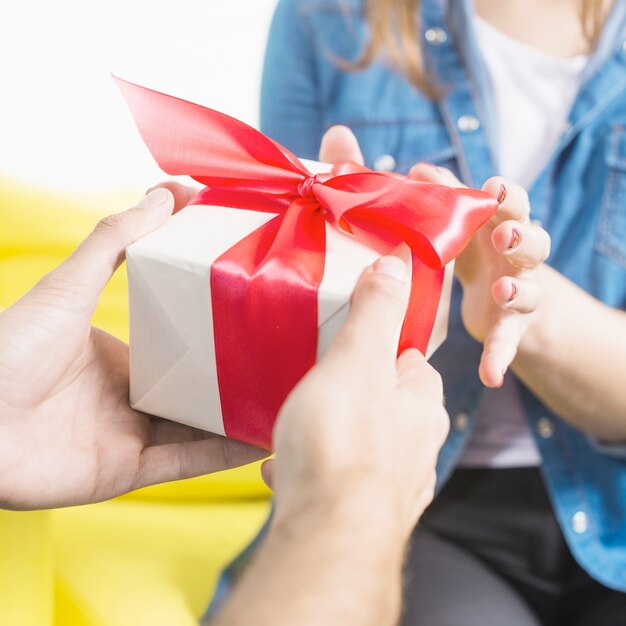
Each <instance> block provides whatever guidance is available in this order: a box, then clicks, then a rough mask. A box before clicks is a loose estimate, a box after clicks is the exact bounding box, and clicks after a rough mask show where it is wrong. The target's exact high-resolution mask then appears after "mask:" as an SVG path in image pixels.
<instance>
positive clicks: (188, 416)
mask: <svg viewBox="0 0 626 626" xmlns="http://www.w3.org/2000/svg"><path fill="white" fill-rule="evenodd" d="M118 84H119V85H120V87H121V89H122V91H123V93H124V96H125V97H126V99H127V101H128V103H129V105H130V107H131V111H132V112H133V114H134V116H135V120H136V122H137V124H138V127H139V130H140V132H141V135H142V137H143V139H144V141H145V142H146V144H147V145H148V148H149V149H150V150H151V152H152V154H153V156H154V157H155V159H156V160H157V162H158V163H159V165H160V166H161V167H162V169H164V170H165V171H166V172H167V173H169V174H174V175H176V174H187V175H190V176H192V177H193V178H194V179H196V180H197V181H199V182H200V183H202V184H203V185H205V187H204V189H203V190H202V191H201V192H200V193H199V194H198V195H197V196H196V198H194V200H193V201H192V203H191V204H190V206H187V207H186V208H184V209H183V210H182V211H180V212H179V213H177V214H176V215H174V216H173V217H172V218H170V220H169V221H168V222H167V223H166V224H165V225H164V226H162V227H161V228H159V229H158V230H156V231H155V232H153V233H151V234H149V235H148V236H146V237H144V238H143V239H141V240H140V241H138V242H136V243H134V244H133V245H132V246H130V247H129V248H128V250H127V254H126V259H127V268H128V281H129V301H130V401H131V404H132V406H133V407H134V408H136V409H138V410H141V411H144V412H146V413H150V414H152V415H157V416H160V417H164V418H167V419H171V420H175V421H177V422H181V423H184V424H188V425H191V426H195V427H197V428H200V429H203V430H207V431H211V432H213V433H216V434H219V435H225V436H228V437H232V438H235V439H238V440H240V441H244V442H247V443H251V444H254V445H258V446H262V447H265V448H267V449H271V436H272V427H273V424H274V421H275V418H276V415H277V413H278V410H279V409H280V406H281V405H282V403H283V401H284V399H285V398H286V396H287V395H288V393H289V392H290V390H291V389H292V388H293V387H294V386H295V384H297V382H298V381H299V380H300V379H301V378H302V376H303V375H304V374H306V372H307V371H308V370H309V369H310V368H311V367H312V366H313V365H314V363H315V361H316V360H317V359H319V358H320V357H321V356H322V355H323V354H324V352H325V351H326V349H327V348H328V346H329V345H330V343H331V342H332V339H333V338H334V337H335V335H336V334H337V332H338V331H339V329H340V328H341V326H342V324H343V322H344V321H345V319H346V316H347V313H348V310H349V302H350V296H351V294H352V291H353V290H354V286H355V284H356V282H357V280H358V278H359V276H360V275H361V273H362V272H363V270H364V269H365V268H366V267H368V266H369V265H371V264H372V263H373V262H374V261H375V260H376V259H377V258H379V257H380V256H381V255H383V254H388V253H390V252H391V251H393V250H396V253H398V254H404V255H406V256H407V261H408V263H409V265H410V267H411V268H412V276H411V283H412V287H411V296H410V301H409V306H408V309H407V315H406V318H405V320H404V323H403V326H402V328H401V329H400V328H399V329H398V337H399V346H398V350H399V351H401V350H403V349H405V348H407V347H416V348H418V349H420V350H421V351H422V352H423V353H425V354H426V355H427V356H430V354H432V353H433V352H434V350H435V349H436V348H437V347H438V346H439V345H440V344H441V343H442V341H443V340H444V339H445V336H446V329H447V320H448V311H449V305H450V291H451V284H452V267H453V260H454V258H455V257H456V256H458V254H460V252H461V251H462V250H463V248H464V247H465V246H466V245H467V243H468V242H469V241H470V239H471V237H472V236H473V234H474V233H475V231H476V230H477V229H478V228H479V227H480V226H481V225H482V224H484V223H485V222H486V221H487V220H488V219H489V217H490V216H491V215H492V214H493V213H494V212H495V210H496V209H497V206H498V203H497V201H496V200H495V199H494V198H492V197H491V196H489V195H487V194H485V193H483V192H480V191H476V190H471V189H451V188H449V187H444V186H440V185H431V184H426V183H420V182H417V181H414V180H411V179H409V178H406V177H404V176H400V175H398V174H392V173H379V172H372V171H370V170H367V169H366V168H364V167H362V166H359V165H356V164H352V163H344V164H339V165H335V166H332V167H331V166H329V165H324V164H320V163H313V162H308V161H301V160H299V159H297V158H296V157H295V156H294V155H292V154H291V153H290V152H289V151H287V150H286V149H285V148H283V147H282V146H280V145H278V144H277V143H275V142H273V141H272V140H271V139H269V138H267V137H265V136H264V135H262V134H261V133H259V132H258V131H256V130H254V129H252V128H250V127H248V126H246V125H245V124H243V123H242V122H239V121H237V120H234V119H233V118H230V117H228V116H225V115H223V114H221V113H218V112H216V111H212V110H210V109H206V108H204V107H201V106H199V105H196V104H193V103H189V102H185V101H183V100H179V99H177V98H173V97H171V96H167V95H165V94H160V93H158V92H154V91H151V90H148V89H145V88H143V87H139V86H136V85H132V84H130V83H126V82H124V81H119V80H118ZM399 246H400V247H399Z"/></svg>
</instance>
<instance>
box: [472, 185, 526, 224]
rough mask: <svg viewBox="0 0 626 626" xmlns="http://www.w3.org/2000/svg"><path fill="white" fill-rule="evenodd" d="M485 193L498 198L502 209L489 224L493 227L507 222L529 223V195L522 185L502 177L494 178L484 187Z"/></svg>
mask: <svg viewBox="0 0 626 626" xmlns="http://www.w3.org/2000/svg"><path fill="white" fill-rule="evenodd" d="M483 191H486V192H487V193H489V194H491V195H492V196H493V197H494V198H497V199H498V202H499V203H500V208H499V209H498V210H497V212H496V214H495V215H494V216H493V217H492V218H491V220H490V222H489V223H490V224H491V225H492V226H497V225H498V224H500V223H501V222H504V221H505V220H516V221H518V222H522V223H526V222H528V221H529V216H530V201H529V200H528V193H527V192H526V190H525V189H524V188H523V187H521V186H520V185H518V184H516V183H513V182H511V181H509V180H506V179H505V178H502V177H501V176H494V177H493V178H490V179H489V180H488V181H487V182H486V183H485V184H484V185H483Z"/></svg>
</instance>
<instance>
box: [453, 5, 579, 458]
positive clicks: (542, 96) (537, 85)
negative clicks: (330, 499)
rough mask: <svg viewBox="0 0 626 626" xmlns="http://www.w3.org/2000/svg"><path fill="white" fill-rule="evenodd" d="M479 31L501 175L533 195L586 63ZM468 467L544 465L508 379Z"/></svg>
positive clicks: (475, 439) (488, 402)
mask: <svg viewBox="0 0 626 626" xmlns="http://www.w3.org/2000/svg"><path fill="white" fill-rule="evenodd" d="M474 25H475V28H476V36H477V40H478V44H479V47H480V49H481V52H482V54H483V57H484V60H485V65H486V67H487V71H488V74H489V78H490V80H491V87H492V92H493V97H494V103H495V109H494V110H495V115H496V120H495V122H496V124H495V128H496V129H497V133H498V134H497V137H496V142H497V145H496V149H497V164H496V166H497V167H498V169H499V172H500V174H501V175H502V176H504V177H505V178H508V179H510V180H512V181H515V182H517V183H519V184H521V185H522V186H524V187H526V188H528V187H530V186H531V185H532V184H533V182H534V181H535V179H536V177H537V176H538V175H539V174H540V173H541V170H542V169H543V168H544V167H545V165H546V164H547V162H548V160H549V159H550V157H551V155H552V153H553V152H554V150H555V149H556V147H557V144H558V142H559V139H560V137H561V135H562V133H563V132H564V130H565V129H566V127H567V119H568V115H569V112H570V109H571V107H572V104H573V103H574V100H575V98H576V94H577V93H578V90H579V88H580V84H581V80H582V73H583V70H584V67H585V64H586V62H587V57H586V56H577V57H573V58H559V57H555V56H552V55H550V54H547V53H545V52H542V51H541V50H538V49H536V48H532V47H530V46H527V45H526V44H523V43H520V42H519V41H516V40H515V39H513V38H511V37H509V36H508V35H505V34H504V33H502V32H501V31H499V30H497V29H496V28H494V27H493V26H491V25H490V24H488V23H487V22H485V21H484V20H482V19H481V18H479V17H476V18H475V21H474ZM460 464H461V466H463V467H527V466H533V465H540V464H541V457H540V456H539V452H538V450H537V446H536V444H535V441H534V439H533V436H532V433H531V432H530V431H529V429H528V425H527V422H526V418H525V416H524V409H523V406H522V403H521V399H520V393H519V387H518V384H517V382H516V381H515V379H514V378H513V377H512V376H511V375H510V374H507V375H506V376H505V380H504V384H503V386H502V387H501V388H500V389H490V390H488V391H486V393H485V394H484V396H483V399H482V401H481V402H480V404H479V406H478V408H477V422H476V424H475V427H474V432H473V433H472V438H471V440H470V443H469V445H468V448H467V450H466V451H465V453H464V455H463V457H462V459H461V463H460Z"/></svg>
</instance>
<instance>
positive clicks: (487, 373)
mask: <svg viewBox="0 0 626 626" xmlns="http://www.w3.org/2000/svg"><path fill="white" fill-rule="evenodd" d="M524 328H525V326H524V325H523V324H522V323H521V319H520V317H519V315H518V314H517V313H509V312H503V313H502V315H501V316H500V318H499V319H498V321H497V322H496V323H495V324H494V325H493V326H492V328H491V329H490V330H489V332H488V333H487V336H486V337H485V341H484V342H483V353H482V357H481V359H480V365H479V367H478V374H479V376H480V380H481V381H482V382H483V384H484V385H485V386H486V387H501V386H502V383H503V382H504V374H505V373H506V370H507V369H508V367H509V365H511V363H512V362H513V359H514V358H515V355H516V354H517V346H518V345H519V342H520V339H521V336H522V333H523V332H524Z"/></svg>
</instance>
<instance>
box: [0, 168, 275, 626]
mask: <svg viewBox="0 0 626 626" xmlns="http://www.w3.org/2000/svg"><path fill="white" fill-rule="evenodd" d="M140 196H141V193H120V194H101V195H95V194H93V195H88V196H87V195H86V196H78V195H72V196H67V195H64V194H61V193H58V192H50V191H46V190H40V189H34V188H31V187H27V186H25V185H22V184H20V183H16V182H14V181H10V180H6V179H2V178H0V309H2V308H5V307H7V306H9V305H10V304H11V303H12V302H14V301H15V300H16V299H18V298H19V297H20V296H21V295H22V294H23V293H25V292H26V291H27V290H28V289H29V288H30V287H31V286H32V285H33V284H35V283H36V282H37V280H38V279H39V278H41V276H43V275H44V274H45V273H46V272H48V271H50V270H51V269H53V268H54V267H55V266H57V265H58V264H59V263H60V262H61V261H62V260H63V259H64V258H66V257H67V256H68V255H69V254H70V252H71V251H72V250H73V249H74V248H75V247H76V245H77V244H78V243H79V242H80V241H81V240H82V239H83V238H84V237H86V236H87V234H88V233H89V232H90V230H91V228H93V226H94V224H95V223H96V221H97V220H98V219H99V218H100V217H102V216H103V215H106V214H107V213H112V212H116V211H121V210H123V209H124V208H126V207H127V206H130V205H131V204H133V203H134V202H136V201H137V200H138V199H139V197H140ZM94 324H96V325H98V326H100V327H102V328H104V329H106V330H107V331H108V332H111V333H113V334H115V335H116V336H118V337H120V338H122V339H124V340H127V338H128V337H127V335H128V308H127V286H126V275H125V272H124V271H123V270H120V271H119V272H118V273H117V274H116V275H115V276H114V278H113V280H112V281H111V282H110V283H109V285H108V286H107V287H106V289H105V291H104V293H103V295H102V298H101V301H100V304H99V306H98V309H97V311H96V314H95V316H94ZM268 498H269V491H268V489H267V488H266V487H265V485H264V484H263V483H262V481H261V480H260V475H259V468H258V464H253V465H250V466H247V467H245V468H241V469H238V470H232V471H229V472H220V473H218V474H214V475H212V476H203V477H200V478H196V479H193V480H187V481H181V482H177V483H169V484H166V485H159V486H156V487H151V488H148V489H143V490H141V491H137V492H135V493H133V494H129V495H127V496H124V497H122V498H118V499H117V500H115V501H112V502H108V503H102V504H98V505H91V506H86V507H78V508H74V509H65V510H60V511H54V512H37V513H12V512H6V511H0V555H2V557H1V558H0V589H2V590H3V591H2V593H1V594H0V624H19V625H20V626H21V625H24V626H30V625H31V624H32V625H33V626H35V625H36V626H47V625H48V624H63V626H82V625H89V626H92V625H96V624H97V625H98V626H99V625H101V624H102V625H104V624H106V625H107V626H109V625H117V624H119V625H120V626H122V625H123V626H126V625H127V624H140V623H147V624H148V623H149V624H151V626H156V625H159V624H167V625H168V626H172V625H174V624H175V625H176V626H182V625H186V624H195V623H196V621H197V617H198V616H199V615H200V614H201V613H202V611H203V610H204V608H205V605H206V602H207V601H208V599H209V597H210V595H211V593H212V591H213V587H214V585H215V582H216V577H217V574H218V572H219V571H220V570H221V568H222V567H223V566H224V565H225V564H226V563H227V562H228V561H229V560H230V559H231V558H232V557H233V556H234V555H235V554H237V553H238V552H239V551H240V550H241V549H242V547H243V546H244V545H245V544H246V543H248V541H249V540H250V539H251V538H252V537H253V536H254V534H255V533H256V531H257V529H258V527H259V526H260V525H261V524H262V522H263V520H264V519H265V517H266V515H267V513H268V510H269V500H268Z"/></svg>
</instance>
